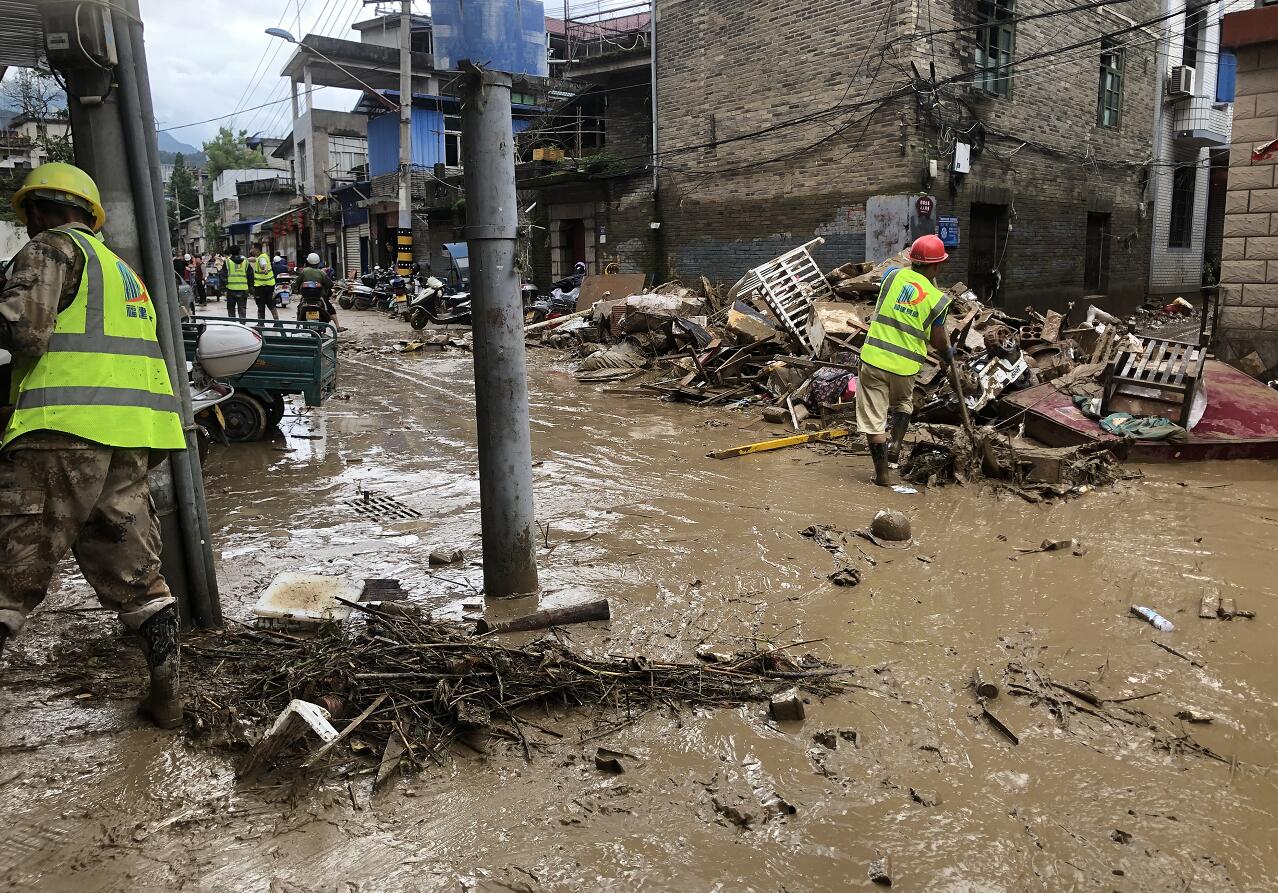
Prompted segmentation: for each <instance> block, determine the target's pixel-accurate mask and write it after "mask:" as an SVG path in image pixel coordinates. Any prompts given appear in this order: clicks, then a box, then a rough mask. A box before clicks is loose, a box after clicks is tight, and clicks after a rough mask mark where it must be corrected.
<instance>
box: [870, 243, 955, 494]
mask: <svg viewBox="0 0 1278 893" xmlns="http://www.w3.org/2000/svg"><path fill="white" fill-rule="evenodd" d="M908 257H909V259H910V268H909V269H908V270H907V269H904V268H899V267H890V268H889V269H888V271H887V273H886V274H885V275H884V277H883V285H882V287H881V288H880V289H879V299H878V303H877V304H876V305H875V308H874V315H873V316H872V317H871V318H870V331H869V333H868V334H867V335H866V338H865V345H864V346H863V347H862V348H861V371H860V376H859V380H858V381H857V390H856V425H857V430H858V431H860V432H861V433H862V434H864V435H865V436H866V440H868V441H869V445H870V457H871V458H872V459H873V460H874V483H876V484H878V485H879V486H880V487H886V486H888V484H889V483H891V478H890V466H891V463H893V462H895V461H896V460H897V458H898V457H899V455H900V451H901V442H902V441H903V440H904V439H905V435H906V432H907V431H909V428H910V416H911V415H912V413H913V411H914V377H915V376H916V375H918V372H919V370H920V369H922V368H923V363H924V361H925V360H926V359H927V349H928V345H931V346H932V347H934V348H936V351H937V353H938V354H939V355H940V356H941V361H942V362H943V363H947V364H948V363H950V362H951V361H952V360H953V358H954V351H953V349H952V348H951V347H950V339H949V336H948V335H946V333H945V315H946V313H947V312H948V311H949V309H950V299H949V298H948V297H947V296H946V295H945V293H944V292H942V291H941V290H940V289H939V288H938V287H937V285H936V277H937V275H938V273H939V272H940V269H941V265H942V264H944V263H945V262H946V261H947V260H949V254H948V253H946V251H945V244H944V243H943V242H942V241H941V240H940V239H939V238H937V237H936V236H922V237H921V238H919V239H916V240H915V242H914V244H913V245H911V246H910V251H909V255H908ZM889 428H890V431H891V438H890V443H889Z"/></svg>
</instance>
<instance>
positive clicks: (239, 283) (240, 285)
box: [226, 257, 248, 291]
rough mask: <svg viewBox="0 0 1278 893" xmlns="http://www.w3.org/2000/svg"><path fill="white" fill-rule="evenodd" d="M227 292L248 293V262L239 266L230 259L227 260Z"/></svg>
mask: <svg viewBox="0 0 1278 893" xmlns="http://www.w3.org/2000/svg"><path fill="white" fill-rule="evenodd" d="M226 290H227V291H248V260H247V259H245V260H241V261H240V262H239V263H238V264H237V263H236V262H235V261H233V260H231V259H230V258H229V257H228V258H227V259H226Z"/></svg>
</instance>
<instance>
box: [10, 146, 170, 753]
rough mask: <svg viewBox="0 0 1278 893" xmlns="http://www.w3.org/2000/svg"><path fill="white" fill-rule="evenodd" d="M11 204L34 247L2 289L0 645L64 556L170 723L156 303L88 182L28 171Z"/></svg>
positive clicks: (69, 170)
mask: <svg viewBox="0 0 1278 893" xmlns="http://www.w3.org/2000/svg"><path fill="white" fill-rule="evenodd" d="M13 208H14V211H15V212H16V213H17V217H18V219H19V220H20V221H22V223H24V224H25V225H26V228H27V234H28V236H30V239H31V240H30V241H29V242H27V244H26V245H25V246H24V247H23V248H22V250H21V251H19V252H18V254H17V255H16V256H15V257H14V259H13V262H12V265H11V267H10V269H9V271H8V278H7V280H6V281H5V282H4V284H3V286H2V287H0V347H3V348H4V349H6V350H8V351H10V352H11V353H12V355H13V360H12V367H13V369H12V381H11V385H10V388H9V393H8V395H7V399H6V401H5V403H6V404H7V405H5V406H4V408H3V410H0V416H3V417H7V418H5V419H4V434H3V440H2V441H0V650H3V647H4V643H5V642H6V640H8V639H10V638H12V637H13V636H16V635H17V634H18V633H20V632H21V631H22V629H23V627H24V626H25V624H26V620H27V616H28V615H29V614H30V613H31V611H32V610H34V609H35V608H36V606H37V605H39V604H40V602H42V601H43V600H44V598H45V596H46V595H47V594H48V590H49V586H50V585H51V584H52V582H53V578H54V575H55V573H56V571H57V567H58V563H59V561H61V560H62V558H63V557H64V556H65V555H66V553H67V551H68V550H70V551H71V552H72V554H74V556H75V559H76V563H77V564H78V565H79V566H80V571H81V572H82V573H83V574H84V578H85V580H87V581H88V583H89V585H91V586H92V587H93V589H94V591H95V592H96V593H97V595H98V598H99V599H100V600H101V602H102V604H103V605H104V606H106V607H108V608H111V609H113V610H115V611H116V612H117V613H118V615H119V618H120V620H121V621H122V622H123V624H124V626H125V628H126V629H128V630H131V631H132V632H134V633H136V634H137V635H138V636H139V638H140V639H141V641H142V650H143V653H144V654H145V656H146V661H147V666H148V668H149V669H150V675H151V682H150V690H149V692H148V693H147V695H146V696H145V697H144V698H143V699H142V701H141V703H140V704H139V710H140V712H142V713H143V714H144V715H146V716H148V717H149V718H150V719H151V720H152V721H154V722H155V723H156V724H157V725H159V726H161V727H162V728H166V729H169V728H176V727H177V726H179V725H181V723H182V704H181V700H180V693H179V688H178V615H177V607H176V604H175V602H174V599H173V597H172V595H171V594H170V592H169V588H168V585H167V584H166V583H165V580H164V577H163V576H162V575H161V573H160V527H159V521H158V519H157V517H156V514H155V506H154V504H153V503H152V501H151V495H150V491H149V489H148V486H147V471H148V469H149V468H150V467H151V466H153V465H155V464H158V462H159V461H161V460H162V459H163V458H164V454H165V451H174V450H184V449H186V439H185V437H184V435H183V431H182V420H181V416H180V415H179V410H178V402H177V399H176V398H175V397H174V395H173V385H172V382H171V381H170V379H169V372H168V366H167V365H166V363H165V360H164V356H163V354H162V353H161V352H160V345H159V341H158V338H157V337H156V322H157V320H156V311H155V307H154V305H153V304H152V302H151V298H150V295H149V294H148V293H147V289H146V286H145V285H143V283H142V281H141V279H139V278H138V276H137V274H136V273H135V272H134V271H133V270H132V269H130V268H129V266H128V264H126V263H125V262H124V261H123V260H121V259H120V258H119V257H118V256H117V255H116V254H115V253H114V252H112V251H111V249H109V248H108V247H107V246H106V245H104V244H103V243H102V241H101V239H100V237H99V236H98V235H97V233H98V232H99V231H100V230H101V229H102V225H103V224H104V223H105V222H106V212H105V210H104V209H103V207H102V200H101V197H100V195H99V192H98V187H97V184H95V183H94V182H93V179H92V178H91V177H89V175H88V174H87V173H85V172H84V171H82V170H81V169H79V168H77V167H74V166H72V165H69V164H62V163H57V162H55V163H52V164H44V165H41V166H39V167H37V168H36V169H35V170H33V171H31V173H29V174H28V175H27V177H26V179H25V180H24V181H23V184H22V186H21V187H20V188H19V189H18V191H17V192H16V193H15V194H14V196H13Z"/></svg>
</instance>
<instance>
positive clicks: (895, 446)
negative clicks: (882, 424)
mask: <svg viewBox="0 0 1278 893" xmlns="http://www.w3.org/2000/svg"><path fill="white" fill-rule="evenodd" d="M891 415H892V429H891V431H890V432H889V433H890V434H891V435H892V437H891V439H890V440H888V448H887V457H888V463H889V464H891V465H896V464H897V463H898V462H900V461H901V445H902V444H903V443H904V442H905V435H906V434H908V433H909V431H910V414H909V413H908V412H894V413H892V414H891Z"/></svg>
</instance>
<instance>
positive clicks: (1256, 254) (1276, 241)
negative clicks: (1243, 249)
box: [1245, 236, 1278, 260]
mask: <svg viewBox="0 0 1278 893" xmlns="http://www.w3.org/2000/svg"><path fill="white" fill-rule="evenodd" d="M1245 259H1246V260H1278V236H1253V237H1251V238H1250V239H1248V240H1247V257H1246V258H1245Z"/></svg>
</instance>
